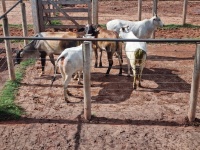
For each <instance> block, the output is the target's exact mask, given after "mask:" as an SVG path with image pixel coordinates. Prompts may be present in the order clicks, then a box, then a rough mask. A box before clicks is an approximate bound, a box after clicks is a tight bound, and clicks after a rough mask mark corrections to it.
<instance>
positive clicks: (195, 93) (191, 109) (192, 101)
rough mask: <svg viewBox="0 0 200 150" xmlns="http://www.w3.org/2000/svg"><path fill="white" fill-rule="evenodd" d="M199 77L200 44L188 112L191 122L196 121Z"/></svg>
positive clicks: (196, 56) (197, 49)
mask: <svg viewBox="0 0 200 150" xmlns="http://www.w3.org/2000/svg"><path fill="white" fill-rule="evenodd" d="M199 75H200V44H197V48H196V55H195V60H194V70H193V77H192V84H191V91H190V106H189V112H188V119H189V121H190V122H192V121H194V120H195V114H196V106H197V98H198V89H199Z"/></svg>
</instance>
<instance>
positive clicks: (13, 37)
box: [0, 36, 200, 43]
mask: <svg viewBox="0 0 200 150" xmlns="http://www.w3.org/2000/svg"><path fill="white" fill-rule="evenodd" d="M0 39H4V40H14V39H15V40H62V41H113V42H114V41H117V42H123V41H125V42H147V43H149V42H150V43H154V42H155V43H157V42H158V43H166V42H170V43H176V42H178V43H200V39H108V38H55V37H19V36H6V37H3V36H0Z"/></svg>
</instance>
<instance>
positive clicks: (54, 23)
mask: <svg viewBox="0 0 200 150" xmlns="http://www.w3.org/2000/svg"><path fill="white" fill-rule="evenodd" d="M51 25H62V22H61V21H60V20H52V21H51Z"/></svg>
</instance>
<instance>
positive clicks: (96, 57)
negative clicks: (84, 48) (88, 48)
mask: <svg viewBox="0 0 200 150" xmlns="http://www.w3.org/2000/svg"><path fill="white" fill-rule="evenodd" d="M94 56H95V65H94V67H95V68H97V66H98V49H97V48H94Z"/></svg>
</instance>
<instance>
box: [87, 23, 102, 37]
mask: <svg viewBox="0 0 200 150" xmlns="http://www.w3.org/2000/svg"><path fill="white" fill-rule="evenodd" d="M98 27H99V25H93V24H91V25H89V24H88V25H86V26H85V32H86V34H88V35H91V36H96V35H97V34H98Z"/></svg>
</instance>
